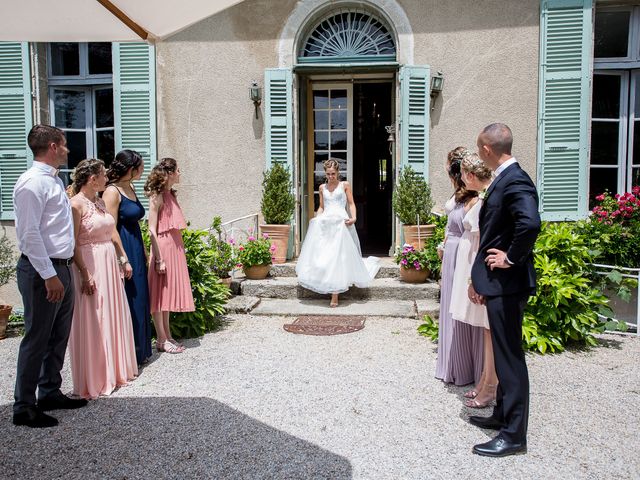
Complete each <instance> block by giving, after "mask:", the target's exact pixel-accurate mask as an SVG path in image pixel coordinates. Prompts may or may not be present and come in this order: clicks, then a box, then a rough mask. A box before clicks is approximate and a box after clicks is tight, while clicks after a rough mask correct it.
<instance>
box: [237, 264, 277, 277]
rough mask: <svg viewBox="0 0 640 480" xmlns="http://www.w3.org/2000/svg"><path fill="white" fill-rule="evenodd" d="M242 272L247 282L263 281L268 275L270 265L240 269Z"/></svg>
mask: <svg viewBox="0 0 640 480" xmlns="http://www.w3.org/2000/svg"><path fill="white" fill-rule="evenodd" d="M242 270H243V271H244V275H245V276H246V277H247V278H248V279H249V280H264V279H265V278H267V275H269V270H271V265H252V266H251V267H242Z"/></svg>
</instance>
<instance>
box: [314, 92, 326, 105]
mask: <svg viewBox="0 0 640 480" xmlns="http://www.w3.org/2000/svg"><path fill="white" fill-rule="evenodd" d="M328 98H329V92H328V91H327V90H314V91H313V108H328V107H329V100H328Z"/></svg>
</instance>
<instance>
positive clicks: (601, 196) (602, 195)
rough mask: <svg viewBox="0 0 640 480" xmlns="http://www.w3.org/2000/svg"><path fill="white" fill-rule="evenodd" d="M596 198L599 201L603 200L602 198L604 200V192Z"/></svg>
mask: <svg viewBox="0 0 640 480" xmlns="http://www.w3.org/2000/svg"><path fill="white" fill-rule="evenodd" d="M596 200H597V201H599V202H601V201H602V200H604V193H601V194H600V195H598V196H597V197H596Z"/></svg>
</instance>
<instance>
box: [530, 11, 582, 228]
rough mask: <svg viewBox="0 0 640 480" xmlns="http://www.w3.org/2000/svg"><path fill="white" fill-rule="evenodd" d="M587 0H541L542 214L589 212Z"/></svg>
mask: <svg viewBox="0 0 640 480" xmlns="http://www.w3.org/2000/svg"><path fill="white" fill-rule="evenodd" d="M591 9H592V0H543V2H542V8H541V19H540V83H539V84H540V95H539V108H538V152H537V153H538V172H537V182H538V190H539V192H540V211H541V215H542V218H543V219H544V220H577V219H579V218H584V217H585V216H586V215H587V213H588V206H587V181H588V168H589V165H588V151H589V137H588V127H589V98H590V94H591V91H590V90H591V89H590V82H591V59H592V35H593V34H592V31H593V27H592V13H591Z"/></svg>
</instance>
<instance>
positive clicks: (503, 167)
mask: <svg viewBox="0 0 640 480" xmlns="http://www.w3.org/2000/svg"><path fill="white" fill-rule="evenodd" d="M514 163H518V161H517V160H516V157H511V158H510V159H509V160H507V161H506V162H504V163H503V164H502V165H500V166H499V167H498V168H496V171H495V174H496V177H497V176H498V175H500V174H501V173H502V172H504V171H505V170H506V169H507V167H510V166H511V165H513V164H514Z"/></svg>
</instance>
